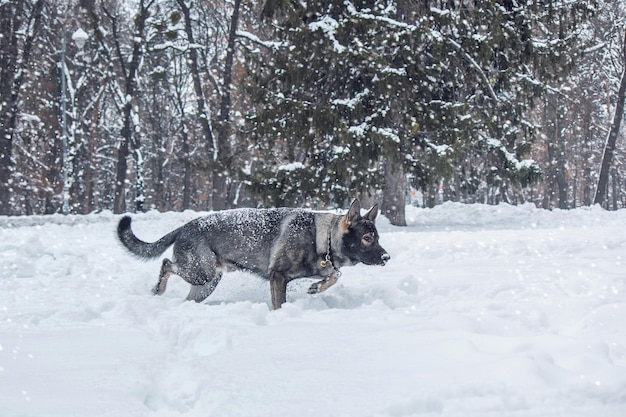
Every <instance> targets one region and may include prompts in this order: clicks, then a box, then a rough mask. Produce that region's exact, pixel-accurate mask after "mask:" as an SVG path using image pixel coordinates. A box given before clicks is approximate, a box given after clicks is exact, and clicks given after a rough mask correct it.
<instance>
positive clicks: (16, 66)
mask: <svg viewBox="0 0 626 417" xmlns="http://www.w3.org/2000/svg"><path fill="white" fill-rule="evenodd" d="M22 6H23V3H22V2H8V3H6V4H3V5H2V13H1V14H0V33H1V34H2V36H0V214H11V211H12V209H13V204H14V203H15V201H14V200H15V190H14V188H13V181H12V176H13V133H14V131H15V127H16V125H17V113H18V100H19V94H20V90H21V87H22V82H23V80H24V73H25V71H24V69H25V67H26V66H27V65H28V63H29V61H30V55H31V49H32V46H33V42H34V40H35V37H36V35H37V32H38V31H39V29H40V22H41V16H42V14H41V12H42V9H43V6H44V1H43V0H38V1H36V2H35V3H34V4H33V6H32V8H31V9H30V11H28V15H26V16H21V13H22V12H21V11H20V10H19V8H20V7H22ZM23 20H24V21H25V25H23ZM24 34H26V37H25V39H24V44H23V48H22V53H21V55H20V49H19V44H18V43H19V37H20V36H23V35H24Z"/></svg>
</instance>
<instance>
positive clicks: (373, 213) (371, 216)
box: [363, 204, 378, 223]
mask: <svg viewBox="0 0 626 417" xmlns="http://www.w3.org/2000/svg"><path fill="white" fill-rule="evenodd" d="M376 217H378V204H374V205H373V206H372V208H371V209H369V210H368V211H367V213H365V214H364V215H363V218H364V219H365V220H369V221H371V222H372V223H374V222H375V221H376Z"/></svg>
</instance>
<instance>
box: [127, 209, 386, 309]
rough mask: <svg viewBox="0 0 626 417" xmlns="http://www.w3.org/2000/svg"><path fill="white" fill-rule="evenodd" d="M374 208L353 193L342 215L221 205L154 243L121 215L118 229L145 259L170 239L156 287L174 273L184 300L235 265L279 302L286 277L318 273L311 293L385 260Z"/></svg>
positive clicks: (201, 294) (199, 294)
mask: <svg viewBox="0 0 626 417" xmlns="http://www.w3.org/2000/svg"><path fill="white" fill-rule="evenodd" d="M377 214H378V207H377V206H374V207H372V208H371V209H370V210H369V211H368V212H367V213H366V214H365V215H364V216H361V215H360V203H359V201H358V200H354V202H353V203H352V205H351V206H350V209H349V210H348V213H346V214H345V215H343V216H341V215H335V214H331V213H316V212H312V211H308V210H301V209H287V208H279V209H237V210H226V211H221V212H216V213H212V214H210V215H208V216H206V217H202V218H198V219H195V220H192V221H190V222H189V223H187V224H185V225H183V226H182V227H180V228H178V229H176V230H174V231H172V232H170V233H168V234H167V235H165V236H163V237H162V238H161V239H159V240H157V241H156V242H154V243H146V242H143V241H141V240H140V239H138V238H137V237H136V236H135V235H134V234H133V232H132V230H131V219H130V217H127V216H126V217H123V218H122V219H121V220H120V222H119V224H118V228H117V233H118V237H119V240H120V242H121V243H122V244H123V245H124V246H125V247H126V248H127V249H128V250H129V251H130V252H131V253H132V254H134V255H135V256H137V257H139V258H141V259H144V260H148V259H152V258H156V257H159V256H160V255H161V254H162V253H163V252H165V250H166V249H167V248H168V247H169V246H171V245H172V244H173V245H174V248H173V258H172V260H171V261H170V260H169V259H164V260H163V263H162V266H161V272H160V274H159V280H158V282H157V284H156V285H155V287H154V289H153V293H154V294H158V295H160V294H163V292H165V289H166V287H167V280H168V278H169V277H170V275H173V274H175V275H178V276H180V277H182V278H183V279H184V280H185V281H187V282H188V283H190V284H191V290H190V291H189V295H188V296H187V299H188V300H194V301H197V302H201V301H203V300H205V299H206V298H207V297H208V296H209V295H210V294H211V293H212V292H213V290H214V289H215V287H216V286H217V284H218V283H219V282H220V280H221V278H222V271H224V270H231V269H240V270H246V271H250V272H252V273H255V274H257V275H259V276H261V277H262V278H265V279H267V280H269V281H270V288H271V293H272V306H273V307H274V308H275V309H277V308H280V306H281V305H282V304H283V303H284V302H285V301H286V294H287V283H288V282H289V281H291V280H294V279H297V278H304V277H320V278H322V280H321V281H319V282H316V283H314V284H313V285H312V286H311V288H310V289H309V293H312V294H314V293H318V292H321V291H324V290H326V289H328V288H329V287H330V286H332V285H333V284H334V283H335V282H337V279H338V278H339V275H340V273H339V268H341V267H342V266H347V265H354V264H357V263H359V262H363V263H366V264H369V265H384V264H385V263H386V262H387V261H388V260H389V255H388V254H387V252H386V251H385V250H384V249H383V248H382V247H381V246H380V244H379V243H378V233H377V231H376V227H375V225H374V221H375V219H376V216H377Z"/></svg>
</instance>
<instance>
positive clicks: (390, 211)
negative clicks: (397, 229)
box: [381, 161, 406, 226]
mask: <svg viewBox="0 0 626 417" xmlns="http://www.w3.org/2000/svg"><path fill="white" fill-rule="evenodd" d="M405 199H406V175H404V166H403V165H402V163H398V162H394V161H389V162H388V163H387V164H386V165H385V185H384V187H383V201H382V207H381V209H382V210H381V211H382V213H383V214H384V215H385V216H387V218H388V219H389V221H390V222H391V224H392V225H394V226H406V219H405V213H404V212H405V205H406V201H405Z"/></svg>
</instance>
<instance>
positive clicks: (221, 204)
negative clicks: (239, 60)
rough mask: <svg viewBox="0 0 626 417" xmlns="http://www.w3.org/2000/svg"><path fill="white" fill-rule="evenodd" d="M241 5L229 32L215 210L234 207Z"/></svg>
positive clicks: (215, 175) (237, 4)
mask: <svg viewBox="0 0 626 417" xmlns="http://www.w3.org/2000/svg"><path fill="white" fill-rule="evenodd" d="M240 7H241V0H235V3H234V5H233V15H232V17H231V21H230V31H229V33H228V48H227V50H226V60H225V62H224V78H223V83H224V84H223V87H222V101H221V103H220V117H219V135H218V139H217V158H216V161H215V166H214V169H213V208H214V209H215V210H224V209H228V208H231V207H232V198H231V195H230V194H231V193H230V189H231V186H232V184H233V179H232V177H231V175H232V172H231V167H230V165H231V161H230V158H231V148H230V134H231V127H230V109H231V94H230V89H231V86H232V80H233V62H234V58H235V40H236V37H237V26H238V24H239V9H240Z"/></svg>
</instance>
